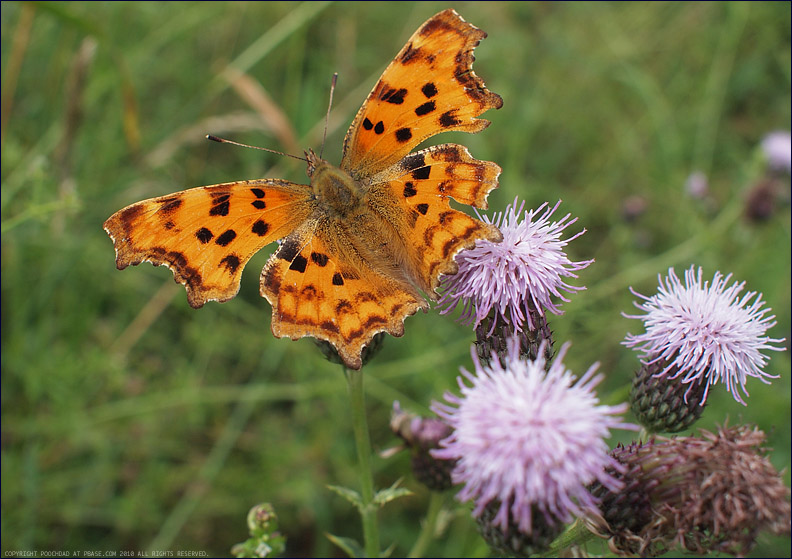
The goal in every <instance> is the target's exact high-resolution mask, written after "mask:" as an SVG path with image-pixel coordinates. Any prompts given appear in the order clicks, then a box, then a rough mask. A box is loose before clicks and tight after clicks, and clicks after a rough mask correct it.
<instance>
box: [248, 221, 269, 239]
mask: <svg viewBox="0 0 792 559" xmlns="http://www.w3.org/2000/svg"><path fill="white" fill-rule="evenodd" d="M251 231H253V232H254V233H255V234H256V235H258V236H259V237H263V236H264V235H266V234H267V231H269V225H267V224H266V223H265V222H263V221H261V220H260V219H259V220H258V221H257V222H256V223H254V224H253V227H251Z"/></svg>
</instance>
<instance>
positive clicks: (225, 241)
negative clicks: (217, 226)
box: [215, 229, 237, 247]
mask: <svg viewBox="0 0 792 559" xmlns="http://www.w3.org/2000/svg"><path fill="white" fill-rule="evenodd" d="M236 236H237V234H236V231H234V230H233V229H228V230H226V231H224V232H223V234H222V235H220V236H219V237H217V240H215V243H217V244H218V245H220V246H221V247H224V246H228V245H229V244H230V243H231V241H233V240H234V239H236Z"/></svg>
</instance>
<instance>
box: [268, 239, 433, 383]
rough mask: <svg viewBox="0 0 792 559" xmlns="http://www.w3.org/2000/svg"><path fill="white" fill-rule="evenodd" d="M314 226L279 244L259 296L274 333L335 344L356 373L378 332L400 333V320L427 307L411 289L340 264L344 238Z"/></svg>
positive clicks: (345, 262) (368, 270) (363, 268)
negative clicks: (269, 308)
mask: <svg viewBox="0 0 792 559" xmlns="http://www.w3.org/2000/svg"><path fill="white" fill-rule="evenodd" d="M328 230H332V225H328V224H318V225H317V224H312V225H311V227H306V228H302V229H300V230H298V231H295V232H294V233H293V234H292V235H290V236H288V237H287V238H286V239H284V240H283V243H282V244H281V246H280V248H279V249H278V251H277V252H276V253H275V254H273V255H272V257H270V260H269V262H268V263H267V265H266V267H265V268H264V270H263V271H262V273H261V295H262V296H263V297H266V299H267V300H268V301H269V302H270V305H272V332H273V334H274V335H275V336H276V337H279V338H280V337H290V338H292V339H295V340H296V339H299V338H302V337H303V336H306V335H310V336H313V337H315V338H318V339H321V340H325V341H328V342H330V343H331V344H333V346H334V347H335V348H336V350H337V351H338V354H339V356H340V357H341V359H342V360H343V361H344V363H345V364H346V365H347V366H348V367H351V368H353V369H359V368H360V367H361V365H362V363H361V352H362V351H363V347H364V346H365V345H366V344H367V343H368V342H369V341H370V340H371V338H373V337H374V335H375V334H377V333H378V332H383V331H385V332H388V333H390V334H391V335H393V336H401V335H402V334H403V333H404V318H405V317H406V316H409V315H411V314H414V313H415V312H416V311H417V310H418V309H425V308H426V307H427V304H426V301H424V300H423V298H422V297H420V295H418V294H417V293H415V292H414V290H411V289H405V286H404V285H403V284H399V283H398V282H395V281H393V280H391V279H389V278H387V277H386V276H383V275H382V274H380V273H378V272H377V271H376V270H374V269H372V268H369V267H367V266H365V264H363V265H362V266H360V265H358V266H353V265H351V264H350V263H349V261H348V259H341V258H339V257H338V256H335V255H338V254H339V253H343V250H342V249H339V248H338V246H337V245H338V243H339V242H344V234H343V233H340V232H337V231H336V232H333V236H332V238H326V234H323V231H324V232H326V231H328Z"/></svg>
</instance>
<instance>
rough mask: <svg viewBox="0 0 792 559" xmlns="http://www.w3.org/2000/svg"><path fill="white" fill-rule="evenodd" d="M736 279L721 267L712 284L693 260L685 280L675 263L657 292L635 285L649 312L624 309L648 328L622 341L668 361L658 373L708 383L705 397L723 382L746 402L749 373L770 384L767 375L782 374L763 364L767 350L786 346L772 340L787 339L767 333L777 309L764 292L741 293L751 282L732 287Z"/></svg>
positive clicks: (649, 360) (654, 359)
mask: <svg viewBox="0 0 792 559" xmlns="http://www.w3.org/2000/svg"><path fill="white" fill-rule="evenodd" d="M730 279H731V274H729V275H727V276H725V277H724V276H723V275H722V274H721V273H720V272H716V273H715V276H714V277H713V278H712V284H711V285H710V283H709V282H708V281H705V282H703V283H702V270H701V268H699V269H698V272H696V270H695V269H694V267H693V266H691V267H690V269H689V270H686V271H685V283H684V285H683V284H682V282H681V281H680V280H679V278H678V277H677V275H676V274H675V273H674V269H673V268H670V269H669V271H668V277H667V278H662V277H660V288H659V290H658V293H657V294H656V295H653V296H651V297H646V296H644V295H641V294H640V293H637V292H635V291H632V289H631V291H632V293H633V294H634V295H636V296H637V297H640V298H641V299H643V300H644V301H643V302H642V303H638V302H636V303H635V306H636V307H637V308H639V309H641V310H643V311H646V314H645V315H628V314H624V316H625V317H626V318H638V319H641V320H643V322H644V326H645V327H646V332H645V333H643V334H640V335H633V334H627V337H626V339H625V341H624V342H622V343H623V344H624V345H626V346H628V347H632V348H635V349H636V350H638V351H641V352H642V355H641V359H642V361H643V362H644V364H646V365H651V364H656V363H660V364H662V365H663V367H662V369H661V370H660V372H659V373H657V376H666V377H667V378H668V379H676V378H680V377H681V382H682V383H683V384H689V385H690V387H689V388H688V391H690V390H691V389H693V388H694V387H695V386H697V385H698V384H700V383H706V388H705V390H704V393H703V396H702V403H703V402H705V401H706V399H707V393H708V391H709V387H710V386H712V385H714V384H717V383H718V382H723V383H724V384H725V385H726V389H727V390H728V391H729V392H730V393H731V394H732V395H733V396H734V399H735V400H737V401H738V402H740V403H741V404H743V405H745V402H744V401H743V398H742V395H741V394H740V391H742V393H744V394H745V395H746V396H747V395H748V391H747V390H746V388H745V382H746V380H747V378H748V377H755V378H758V379H760V380H761V381H762V382H764V383H765V384H769V381H768V380H766V379H768V378H777V377H776V376H773V375H770V374H767V373H765V372H764V371H763V370H762V369H763V368H764V366H765V365H766V363H767V357H766V356H765V355H763V354H762V353H761V351H762V350H773V351H781V350H783V348H782V347H778V346H775V345H772V344H775V343H779V342H783V341H784V340H783V339H775V338H770V337H768V336H766V335H765V333H766V331H767V329H768V328H771V327H772V326H774V325H775V321H774V320H773V319H774V318H775V317H774V316H772V315H770V316H766V315H767V313H769V312H770V310H771V309H770V308H762V307H763V306H764V304H765V303H764V301H762V295H761V294H758V295H757V293H756V292H754V291H750V292H748V293H746V294H744V295H742V297H740V292H741V291H742V290H743V288H744V287H745V282H742V283H737V282H735V283H734V284H732V285H731V286H728V287H727V284H728V283H729V280H730ZM754 297H755V298H754ZM752 300H753V301H752ZM738 389H739V390H738Z"/></svg>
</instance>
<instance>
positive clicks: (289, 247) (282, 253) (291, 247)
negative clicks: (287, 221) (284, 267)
mask: <svg viewBox="0 0 792 559" xmlns="http://www.w3.org/2000/svg"><path fill="white" fill-rule="evenodd" d="M298 252H300V244H299V243H298V242H297V241H295V240H294V239H287V240H285V241H284V242H283V244H282V245H281V247H280V249H279V250H278V258H280V259H281V260H288V261H289V262H291V261H292V260H293V259H294V257H295V256H297V253H298Z"/></svg>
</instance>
